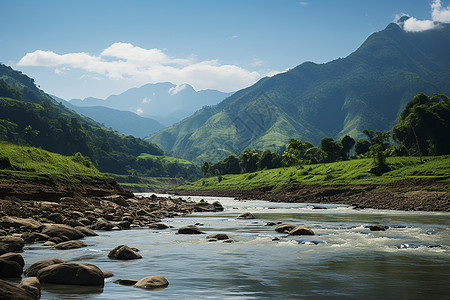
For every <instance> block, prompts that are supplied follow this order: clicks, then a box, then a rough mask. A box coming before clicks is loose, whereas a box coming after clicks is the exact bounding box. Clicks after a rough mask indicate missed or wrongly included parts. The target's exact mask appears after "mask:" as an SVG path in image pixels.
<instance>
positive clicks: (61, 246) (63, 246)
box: [54, 241, 87, 250]
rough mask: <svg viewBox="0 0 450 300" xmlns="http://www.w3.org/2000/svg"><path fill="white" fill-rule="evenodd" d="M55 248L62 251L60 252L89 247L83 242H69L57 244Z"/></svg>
mask: <svg viewBox="0 0 450 300" xmlns="http://www.w3.org/2000/svg"><path fill="white" fill-rule="evenodd" d="M54 247H55V248H56V249H60V250H68V249H77V248H83V247H87V245H86V243H85V242H82V241H67V242H62V243H59V244H56V245H55V246H54Z"/></svg>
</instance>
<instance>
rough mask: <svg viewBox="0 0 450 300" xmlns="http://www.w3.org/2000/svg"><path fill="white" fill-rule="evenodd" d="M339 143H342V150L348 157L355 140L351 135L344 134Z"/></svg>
mask: <svg viewBox="0 0 450 300" xmlns="http://www.w3.org/2000/svg"><path fill="white" fill-rule="evenodd" d="M341 145H342V151H343V152H344V154H345V158H346V159H348V156H349V153H350V150H351V149H352V148H353V146H354V145H355V140H354V139H353V138H352V137H351V136H349V135H346V136H344V137H343V138H342V139H341Z"/></svg>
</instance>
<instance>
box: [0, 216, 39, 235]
mask: <svg viewBox="0 0 450 300" xmlns="http://www.w3.org/2000/svg"><path fill="white" fill-rule="evenodd" d="M43 226H44V225H43V224H42V223H41V222H39V221H36V220H33V219H31V218H28V219H23V218H18V217H11V216H4V217H1V218H0V227H3V228H10V227H14V228H20V227H24V228H26V229H31V230H34V231H39V230H41V229H42V227H43Z"/></svg>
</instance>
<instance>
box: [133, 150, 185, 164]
mask: <svg viewBox="0 0 450 300" xmlns="http://www.w3.org/2000/svg"><path fill="white" fill-rule="evenodd" d="M137 158H141V159H152V160H159V161H161V162H162V163H163V164H165V163H169V164H179V165H193V163H192V162H190V161H188V160H185V159H182V158H176V157H172V156H165V155H152V154H148V153H141V155H139V156H138V157H137Z"/></svg>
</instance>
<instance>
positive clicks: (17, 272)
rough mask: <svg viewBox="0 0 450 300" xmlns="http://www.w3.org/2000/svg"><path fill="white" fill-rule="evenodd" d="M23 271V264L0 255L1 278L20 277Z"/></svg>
mask: <svg viewBox="0 0 450 300" xmlns="http://www.w3.org/2000/svg"><path fill="white" fill-rule="evenodd" d="M22 272H23V266H21V265H20V264H19V263H17V262H16V261H14V260H9V259H7V258H2V257H0V278H19V277H20V276H22Z"/></svg>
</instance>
